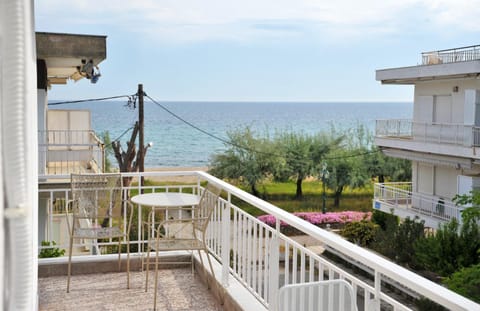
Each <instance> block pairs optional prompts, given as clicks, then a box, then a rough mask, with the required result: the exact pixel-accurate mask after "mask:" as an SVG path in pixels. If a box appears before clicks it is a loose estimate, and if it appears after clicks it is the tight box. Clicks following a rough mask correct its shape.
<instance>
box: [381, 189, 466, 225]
mask: <svg viewBox="0 0 480 311" xmlns="http://www.w3.org/2000/svg"><path fill="white" fill-rule="evenodd" d="M373 207H374V208H375V209H378V210H381V211H383V212H386V213H390V212H393V213H394V214H395V215H398V216H400V217H401V218H406V217H410V219H414V218H415V217H418V218H420V219H421V220H424V221H425V225H426V226H428V227H430V228H438V226H439V225H440V224H443V223H445V222H448V221H450V220H452V219H453V218H456V219H457V220H458V221H461V219H462V218H461V211H462V209H463V207H461V206H457V205H455V203H453V202H452V201H450V200H446V199H444V198H440V197H435V196H430V195H425V194H421V193H418V192H417V193H416V192H412V183H409V182H399V183H376V184H375V185H374V199H373Z"/></svg>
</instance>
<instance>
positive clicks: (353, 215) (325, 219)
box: [258, 211, 372, 228]
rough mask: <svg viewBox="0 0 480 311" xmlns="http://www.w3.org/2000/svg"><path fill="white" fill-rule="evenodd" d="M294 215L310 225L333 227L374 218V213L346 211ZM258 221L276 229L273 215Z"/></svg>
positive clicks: (260, 217) (259, 217)
mask: <svg viewBox="0 0 480 311" xmlns="http://www.w3.org/2000/svg"><path fill="white" fill-rule="evenodd" d="M293 215H295V216H297V217H300V218H302V219H303V220H305V221H308V222H309V223H311V224H313V225H316V226H320V225H323V224H325V225H326V224H331V225H340V224H346V223H351V222H355V221H361V220H370V219H371V217H372V213H371V212H368V213H364V212H352V211H344V212H329V213H325V214H323V213H321V212H298V213H293ZM258 220H260V221H262V222H264V223H266V224H267V225H269V226H272V227H274V226H275V222H276V218H275V216H273V215H262V216H258ZM280 226H281V227H283V228H286V227H289V225H288V224H287V223H285V222H283V221H280Z"/></svg>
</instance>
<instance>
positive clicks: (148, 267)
mask: <svg viewBox="0 0 480 311" xmlns="http://www.w3.org/2000/svg"><path fill="white" fill-rule="evenodd" d="M149 243H150V242H147V263H146V266H147V269H146V271H147V274H146V276H145V292H147V290H148V272H149V270H150V245H148V244H149ZM142 261H143V258H142Z"/></svg>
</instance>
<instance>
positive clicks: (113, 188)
mask: <svg viewBox="0 0 480 311" xmlns="http://www.w3.org/2000/svg"><path fill="white" fill-rule="evenodd" d="M71 187H72V198H73V200H74V202H75V203H74V205H73V211H72V212H73V215H74V217H78V218H86V219H91V220H93V219H99V218H103V219H104V220H103V221H104V222H105V221H107V219H110V218H119V217H121V215H122V211H121V210H122V178H121V175H120V174H71ZM103 226H105V225H103Z"/></svg>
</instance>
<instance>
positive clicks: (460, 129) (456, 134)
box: [375, 119, 480, 147]
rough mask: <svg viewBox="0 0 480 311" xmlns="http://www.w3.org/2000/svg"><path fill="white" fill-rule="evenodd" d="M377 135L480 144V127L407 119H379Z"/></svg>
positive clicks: (469, 144)
mask: <svg viewBox="0 0 480 311" xmlns="http://www.w3.org/2000/svg"><path fill="white" fill-rule="evenodd" d="M375 136H377V137H394V138H411V139H413V140H416V141H422V142H431V143H439V144H455V145H461V146H467V147H472V146H473V147H478V146H480V127H476V126H471V125H464V124H451V123H433V122H430V123H427V122H416V121H412V120H407V119H389V120H377V121H376V127H375Z"/></svg>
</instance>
